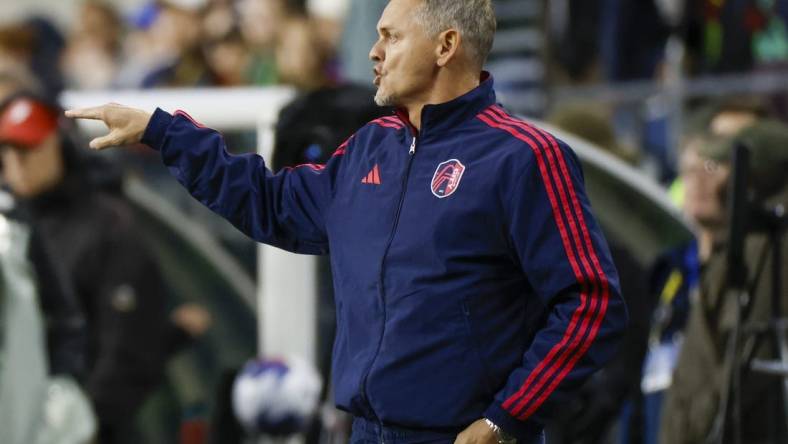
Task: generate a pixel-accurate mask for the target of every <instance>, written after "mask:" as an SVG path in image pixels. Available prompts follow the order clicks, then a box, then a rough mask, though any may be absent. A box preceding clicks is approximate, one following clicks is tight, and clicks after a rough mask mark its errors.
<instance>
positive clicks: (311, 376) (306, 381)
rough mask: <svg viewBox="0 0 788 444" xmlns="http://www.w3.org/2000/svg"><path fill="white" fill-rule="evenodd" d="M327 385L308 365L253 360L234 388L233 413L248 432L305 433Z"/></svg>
mask: <svg viewBox="0 0 788 444" xmlns="http://www.w3.org/2000/svg"><path fill="white" fill-rule="evenodd" d="M322 386H323V383H322V380H321V378H320V374H318V372H317V370H315V368H314V367H313V366H311V365H309V364H308V363H307V362H306V361H304V360H301V359H296V358H288V359H253V360H250V361H248V362H247V363H246V365H245V366H244V367H243V369H242V370H241V372H240V373H239V374H238V376H236V378H235V382H234V384H233V411H234V413H235V416H236V418H238V421H239V422H240V423H241V425H242V426H243V427H244V428H245V429H246V431H247V432H249V433H251V434H253V435H258V434H265V435H270V436H287V435H292V434H294V433H298V432H304V431H306V429H307V428H308V427H309V425H310V423H311V421H312V418H313V416H314V415H315V413H316V412H317V407H318V403H319V401H320V391H321V389H322Z"/></svg>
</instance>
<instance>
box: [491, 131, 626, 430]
mask: <svg viewBox="0 0 788 444" xmlns="http://www.w3.org/2000/svg"><path fill="white" fill-rule="evenodd" d="M518 175H519V177H515V178H512V179H511V183H510V184H509V185H510V186H508V188H509V190H510V193H511V194H509V195H508V196H507V200H509V203H508V205H505V207H506V212H507V213H508V214H507V218H508V223H509V227H508V228H509V232H510V239H511V242H512V246H513V249H514V250H515V253H516V257H517V259H518V260H519V261H520V265H521V268H522V270H523V272H524V273H525V275H526V278H527V280H528V282H529V284H530V285H531V287H532V288H533V290H534V292H535V294H536V295H538V296H539V298H540V299H541V302H542V304H543V305H544V307H545V310H546V314H545V316H544V317H543V319H545V320H544V322H543V324H541V325H540V326H539V328H538V329H537V330H536V332H535V334H534V339H533V341H532V342H531V344H530V346H529V347H528V348H527V349H526V350H525V353H524V355H523V357H522V361H521V363H520V366H519V367H517V368H515V369H514V370H513V371H512V372H511V373H510V375H509V377H508V380H507V382H506V385H505V386H504V387H503V388H502V389H501V390H500V391H499V392H498V393H497V394H496V396H495V400H494V402H493V403H492V404H491V405H490V406H489V407H488V409H487V410H486V412H485V417H487V418H489V419H490V420H491V421H493V422H494V423H496V424H497V425H498V426H500V427H501V428H502V429H503V430H504V431H506V432H508V433H510V434H512V435H514V436H516V437H517V438H518V441H520V442H524V443H529V442H532V441H534V440H535V438H536V435H538V433H540V431H541V429H542V428H543V426H544V424H546V423H547V421H548V420H549V419H551V418H552V417H553V416H554V414H555V413H556V412H557V411H559V410H560V409H561V408H562V406H564V407H565V406H566V403H567V402H568V401H569V400H570V399H571V398H572V397H573V394H574V393H576V392H577V390H578V388H579V387H580V385H581V384H582V383H583V382H584V381H585V380H586V379H587V378H588V377H589V376H591V374H593V373H594V372H595V371H596V370H598V369H599V368H600V367H601V366H602V365H604V364H605V363H606V362H607V361H608V360H609V359H610V358H611V357H612V355H613V354H614V351H615V348H616V343H617V342H618V339H619V338H620V336H621V333H622V331H623V329H624V328H625V326H626V323H627V313H626V308H625V305H624V302H623V300H622V298H621V295H620V291H619V284H618V276H617V273H616V270H615V267H614V265H613V262H612V259H611V257H610V253H609V251H608V248H607V245H606V243H605V240H604V238H603V236H602V234H601V231H600V229H599V227H598V226H597V224H596V222H595V220H594V217H593V215H592V214H591V207H590V204H589V201H588V199H587V197H586V195H585V191H584V186H583V177H582V172H581V170H580V166H579V164H578V161H577V159H576V158H575V157H574V153H573V152H572V151H571V150H570V149H569V148H568V147H566V146H564V145H563V144H562V143H561V142H559V141H556V140H554V139H553V140H552V141H551V142H546V143H545V146H542V147H536V149H535V150H534V156H533V157H532V158H531V159H530V160H529V162H528V164H527V165H526V167H525V168H524V169H522V170H521V171H520V172H519V173H518Z"/></svg>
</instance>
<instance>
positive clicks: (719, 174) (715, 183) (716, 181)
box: [679, 137, 730, 228]
mask: <svg viewBox="0 0 788 444" xmlns="http://www.w3.org/2000/svg"><path fill="white" fill-rule="evenodd" d="M703 142H704V141H703V139H702V138H700V137H699V138H696V139H694V140H692V141H690V142H689V143H688V144H687V146H686V147H685V149H684V152H683V153H682V155H681V159H680V163H679V168H680V171H681V176H682V178H683V180H684V210H685V211H686V213H687V215H688V216H689V217H690V218H692V219H693V220H694V221H696V222H697V223H698V224H699V225H700V226H701V227H704V228H714V227H719V226H720V225H722V224H723V223H724V222H725V207H724V204H723V203H724V195H725V191H726V186H727V183H728V178H729V177H730V167H729V165H727V164H723V163H718V162H715V161H714V160H711V159H707V158H705V157H702V156H701V155H700V154H699V153H698V149H697V147H698V145H699V144H701V143H703Z"/></svg>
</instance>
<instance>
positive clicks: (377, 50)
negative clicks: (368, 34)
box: [369, 39, 384, 63]
mask: <svg viewBox="0 0 788 444" xmlns="http://www.w3.org/2000/svg"><path fill="white" fill-rule="evenodd" d="M380 43H381V40H380V39H378V41H376V42H375V44H374V45H372V49H371V50H370V51H369V59H370V60H372V61H373V62H375V63H380V62H382V61H383V58H384V54H383V50H382V49H381V45H380Z"/></svg>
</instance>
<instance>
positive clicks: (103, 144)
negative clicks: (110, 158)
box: [89, 131, 120, 150]
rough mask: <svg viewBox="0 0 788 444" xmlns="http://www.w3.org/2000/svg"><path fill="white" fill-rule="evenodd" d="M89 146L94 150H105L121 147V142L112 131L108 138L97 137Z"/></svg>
mask: <svg viewBox="0 0 788 444" xmlns="http://www.w3.org/2000/svg"><path fill="white" fill-rule="evenodd" d="M89 145H90V147H91V148H92V149H94V150H103V149H104V148H109V147H112V146H117V145H120V141H119V140H118V137H117V132H115V131H112V132H111V133H109V134H107V135H106V136H101V137H96V138H95V139H93V140H91V141H90V144H89Z"/></svg>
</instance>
